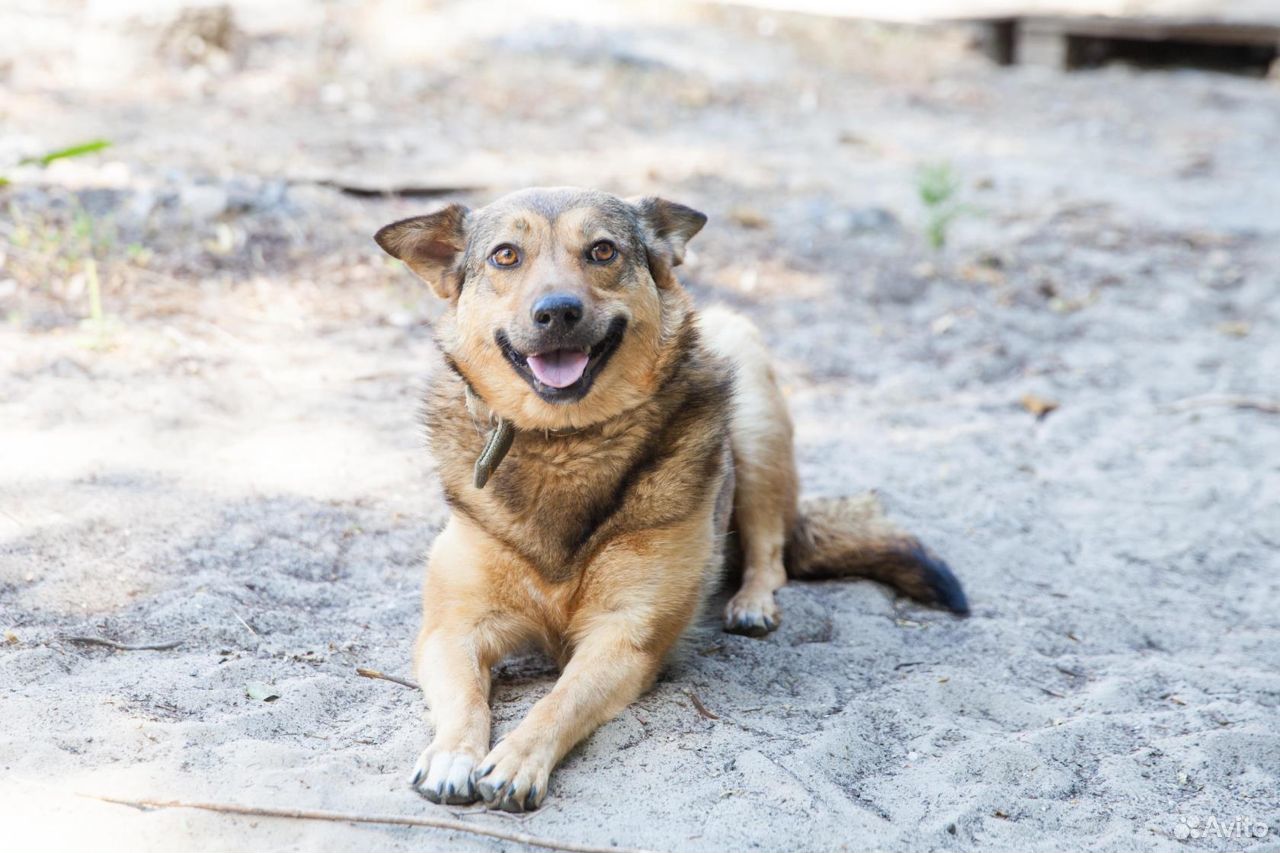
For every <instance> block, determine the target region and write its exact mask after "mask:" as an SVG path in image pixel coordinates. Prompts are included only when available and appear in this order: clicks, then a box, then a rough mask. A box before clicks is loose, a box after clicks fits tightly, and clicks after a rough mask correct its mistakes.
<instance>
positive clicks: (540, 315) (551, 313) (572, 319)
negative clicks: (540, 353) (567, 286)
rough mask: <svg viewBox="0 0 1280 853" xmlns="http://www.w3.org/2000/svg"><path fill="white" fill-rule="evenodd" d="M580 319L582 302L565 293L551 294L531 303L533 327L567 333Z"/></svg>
mask: <svg viewBox="0 0 1280 853" xmlns="http://www.w3.org/2000/svg"><path fill="white" fill-rule="evenodd" d="M581 319H582V300H581V299H579V298H578V297H576V296H570V295H569V294H567V293H552V294H550V295H549V296H544V297H542V298H541V299H539V300H538V301H537V302H535V303H533V322H534V325H536V326H539V327H540V328H543V329H546V330H547V331H549V332H567V331H569V330H570V329H572V328H573V327H574V326H576V325H577V324H578V321H579V320H581Z"/></svg>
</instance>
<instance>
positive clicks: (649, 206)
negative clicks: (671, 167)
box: [629, 196, 707, 286]
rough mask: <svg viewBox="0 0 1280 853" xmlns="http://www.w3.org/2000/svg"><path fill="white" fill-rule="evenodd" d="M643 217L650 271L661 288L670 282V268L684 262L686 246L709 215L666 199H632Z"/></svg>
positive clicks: (649, 197)
mask: <svg viewBox="0 0 1280 853" xmlns="http://www.w3.org/2000/svg"><path fill="white" fill-rule="evenodd" d="M629 201H630V202H631V204H632V206H633V207H635V209H636V211H637V212H638V213H639V215H640V224H641V227H643V229H644V239H645V243H646V247H647V249H648V252H649V269H650V271H651V272H652V273H653V279H654V281H656V282H657V283H658V285H659V286H666V284H667V283H668V280H669V279H671V277H672V276H671V269H670V268H671V267H678V266H680V264H681V263H683V262H684V247H685V245H686V244H687V243H688V242H689V241H690V240H692V239H693V235H695V234H697V233H698V232H699V231H701V230H702V226H703V225H706V224H707V217H706V214H703V213H699V212H698V211H696V210H694V209H693V208H692V207H685V206H684V205H683V204H676V203H675V202H674V201H667V200H666V199H664V198H656V197H654V196H645V197H643V198H633V199H629Z"/></svg>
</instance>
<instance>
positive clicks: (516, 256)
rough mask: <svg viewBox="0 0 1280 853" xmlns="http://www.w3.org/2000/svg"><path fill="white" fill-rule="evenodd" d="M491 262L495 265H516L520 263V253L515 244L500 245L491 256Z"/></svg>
mask: <svg viewBox="0 0 1280 853" xmlns="http://www.w3.org/2000/svg"><path fill="white" fill-rule="evenodd" d="M489 262H490V263H492V264H493V265H494V266H495V267H514V266H515V265H516V264H518V263H520V253H519V252H517V251H516V250H515V247H513V246H499V247H498V248H496V249H494V250H493V254H492V255H490V256H489Z"/></svg>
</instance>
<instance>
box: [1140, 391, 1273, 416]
mask: <svg viewBox="0 0 1280 853" xmlns="http://www.w3.org/2000/svg"><path fill="white" fill-rule="evenodd" d="M1214 406H1223V407H1226V408H1230V409H1253V410H1255V411H1258V412H1266V413H1267V414H1270V415H1280V400H1263V399H1260V398H1256V397H1243V396H1239V395H1236V394H1205V395H1204V396H1203V397H1188V398H1187V399H1185V400H1179V401H1177V402H1176V403H1170V404H1169V405H1168V406H1165V410H1166V411H1170V412H1185V411H1187V410H1188V409H1205V408H1212V407H1214Z"/></svg>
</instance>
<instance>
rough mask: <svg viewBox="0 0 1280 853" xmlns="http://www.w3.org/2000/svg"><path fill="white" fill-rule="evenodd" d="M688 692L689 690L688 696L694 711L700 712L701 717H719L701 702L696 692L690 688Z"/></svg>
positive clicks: (713, 718) (712, 718) (714, 718)
mask: <svg viewBox="0 0 1280 853" xmlns="http://www.w3.org/2000/svg"><path fill="white" fill-rule="evenodd" d="M688 692H689V698H690V699H691V700H692V701H693V708H694V710H695V711H697V712H698V713H699V714H701V715H702V716H703V717H705V718H707V719H708V720H718V719H720V718H719V717H718V716H717V715H715V714H713V713H711V711H709V710H707V706H706V705H703V704H702V700H701V699H699V698H698V694H697V693H694V692H693V691H692V690H690V691H688Z"/></svg>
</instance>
